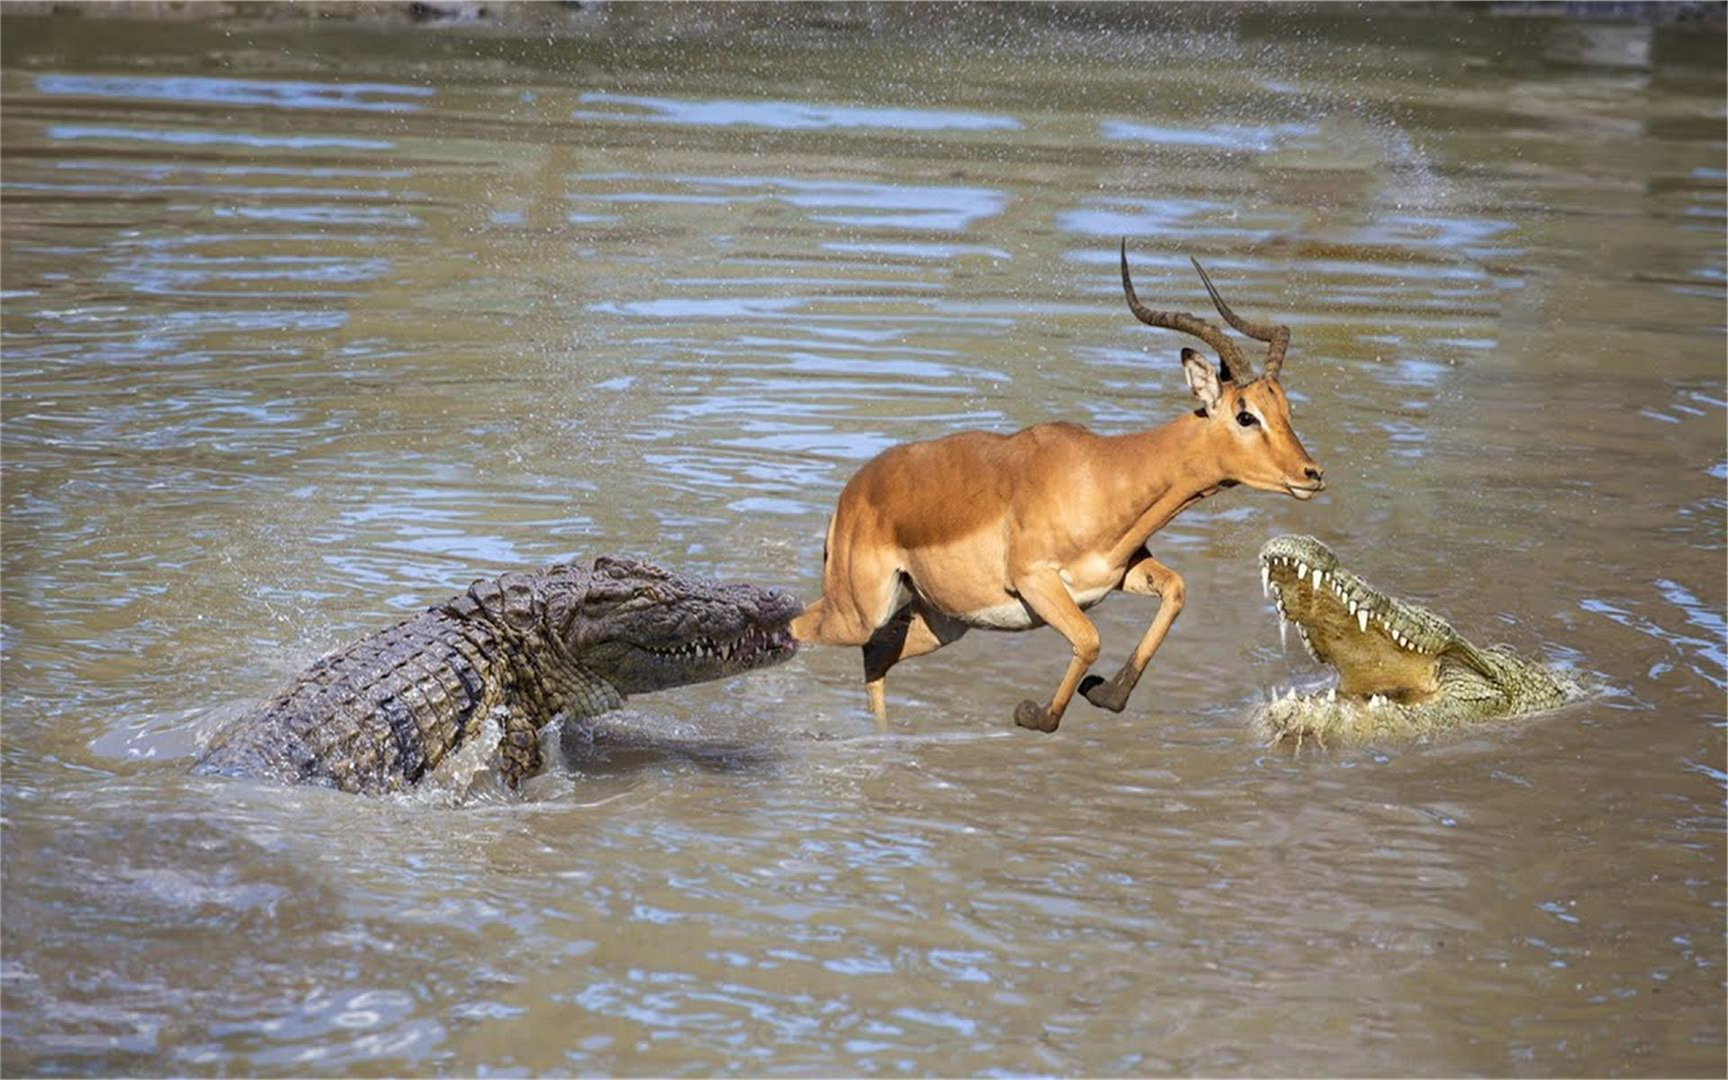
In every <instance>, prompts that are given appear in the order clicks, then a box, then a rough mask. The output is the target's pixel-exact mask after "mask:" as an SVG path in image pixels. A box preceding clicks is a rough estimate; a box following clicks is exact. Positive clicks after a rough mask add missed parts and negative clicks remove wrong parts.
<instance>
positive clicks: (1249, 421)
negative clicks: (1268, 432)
mask: <svg viewBox="0 0 1728 1080" xmlns="http://www.w3.org/2000/svg"><path fill="white" fill-rule="evenodd" d="M1236 422H1237V423H1238V424H1241V425H1242V426H1243V427H1253V426H1254V425H1255V424H1258V423H1259V422H1260V418H1259V417H1257V416H1255V415H1254V414H1253V413H1251V412H1249V411H1248V410H1247V409H1243V410H1242V411H1241V412H1239V413H1237V414H1236Z"/></svg>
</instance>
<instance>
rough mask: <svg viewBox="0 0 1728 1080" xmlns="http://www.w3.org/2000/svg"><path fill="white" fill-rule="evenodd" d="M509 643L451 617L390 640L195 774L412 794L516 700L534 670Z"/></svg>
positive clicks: (332, 671) (412, 624)
mask: <svg viewBox="0 0 1728 1080" xmlns="http://www.w3.org/2000/svg"><path fill="white" fill-rule="evenodd" d="M506 635H507V632H506V631H503V630H502V629H501V628H499V627H497V626H495V625H493V624H491V623H490V622H488V621H486V620H483V619H465V618H461V617H458V616H456V615H454V614H452V613H451V612H450V611H449V610H448V606H442V607H437V608H433V609H432V610H430V611H428V612H426V613H425V614H424V615H420V616H418V617H416V618H413V619H409V620H407V621H405V622H400V623H397V624H396V625H395V626H392V627H389V628H388V629H385V630H380V631H378V632H377V633H374V634H371V635H370V636H368V637H365V638H362V639H361V640H359V641H357V642H355V643H354V644H352V645H350V646H348V647H347V648H344V649H341V650H338V651H336V652H333V653H331V654H330V655H328V656H326V657H324V658H323V659H322V660H319V661H318V662H317V663H316V664H313V665H312V667H311V668H309V669H308V670H307V671H306V672H304V673H303V674H302V675H301V676H300V677H299V678H298V679H296V680H295V681H294V683H293V684H292V685H290V686H289V687H288V688H287V689H286V690H284V691H283V692H282V693H280V694H278V695H277V696H276V697H275V698H273V699H271V700H270V701H268V702H266V703H265V704H263V705H261V706H259V707H258V708H257V709H255V710H253V711H252V712H251V713H248V714H247V715H246V716H245V717H243V718H241V719H240V720H239V721H238V722H237V723H235V725H234V726H233V727H232V728H230V729H229V731H228V732H227V733H226V734H225V735H224V736H223V737H222V738H221V739H220V740H219V741H218V742H217V743H216V744H215V745H214V746H213V747H212V748H211V749H210V751H209V752H208V753H207V754H205V756H204V757H203V758H202V759H201V760H200V761H199V762H198V764H197V765H196V766H195V769H196V770H197V771H199V772H206V773H222V774H226V775H239V776H252V777H260V778H267V779H275V780H282V781H287V782H289V783H302V782H304V783H314V784H325V785H328V786H331V787H338V788H341V789H343V790H345V791H353V792H362V793H366V794H379V793H383V792H389V791H400V790H403V789H405V788H408V787H410V786H412V785H413V784H414V783H415V782H416V781H418V780H419V779H420V777H421V776H422V775H424V774H425V772H426V771H427V770H428V769H431V768H434V767H436V766H437V764H438V763H439V762H440V761H442V760H443V759H444V756H445V755H446V754H449V753H450V752H451V751H453V750H455V749H456V748H457V747H459V746H461V745H462V741H463V740H464V739H465V738H467V737H468V736H469V735H471V734H472V733H473V732H474V731H475V730H476V729H477V728H478V727H479V725H480V724H481V722H482V721H484V720H485V718H486V716H487V713H488V712H489V710H491V709H492V708H493V707H494V706H496V705H499V704H501V703H503V702H504V701H505V700H506V698H507V697H510V696H512V690H513V688H514V686H515V684H516V683H517V681H518V679H519V676H520V675H521V674H522V670H521V669H522V665H521V663H520V662H519V661H520V658H519V657H517V656H514V655H512V654H513V653H514V652H516V651H517V650H516V649H515V648H514V646H513V643H512V642H511V641H509V640H508V639H507V636H506ZM525 689H526V688H525ZM535 689H538V688H535ZM522 696H525V697H528V698H530V699H534V700H535V703H536V704H538V703H539V702H538V699H539V698H540V695H539V694H538V693H530V694H527V695H522ZM536 719H537V720H538V721H539V722H541V723H544V722H545V720H547V719H550V716H545V717H536Z"/></svg>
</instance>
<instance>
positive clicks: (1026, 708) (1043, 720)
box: [1014, 701, 1062, 732]
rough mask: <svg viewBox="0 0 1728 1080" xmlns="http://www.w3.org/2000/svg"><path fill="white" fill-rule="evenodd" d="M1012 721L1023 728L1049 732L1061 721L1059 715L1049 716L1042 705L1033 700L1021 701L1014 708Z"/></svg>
mask: <svg viewBox="0 0 1728 1080" xmlns="http://www.w3.org/2000/svg"><path fill="white" fill-rule="evenodd" d="M1014 722H1015V723H1016V724H1019V725H1020V726H1021V727H1023V728H1030V729H1031V730H1033V731H1043V732H1051V731H1055V730H1056V725H1057V724H1059V723H1061V722H1062V718H1061V717H1059V716H1051V715H1050V714H1049V713H1048V712H1045V711H1044V706H1042V705H1040V704H1038V703H1037V702H1035V701H1022V702H1021V703H1020V704H1019V705H1018V706H1017V707H1016V708H1015V709H1014Z"/></svg>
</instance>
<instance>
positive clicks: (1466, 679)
mask: <svg viewBox="0 0 1728 1080" xmlns="http://www.w3.org/2000/svg"><path fill="white" fill-rule="evenodd" d="M1260 577H1261V582H1262V583H1263V584H1264V586H1265V588H1266V590H1267V592H1268V593H1269V594H1270V595H1271V596H1272V597H1273V599H1274V601H1275V603H1276V604H1277V606H1278V614H1279V628H1280V630H1282V629H1283V626H1284V621H1285V620H1289V621H1290V622H1293V623H1295V624H1296V631H1297V633H1298V634H1299V635H1300V636H1301V638H1302V642H1303V644H1304V645H1306V646H1307V647H1308V652H1309V654H1310V655H1312V656H1313V657H1314V659H1316V660H1318V661H1320V662H1321V663H1323V664H1329V665H1331V666H1332V667H1333V668H1335V669H1337V671H1338V685H1337V686H1336V687H1334V688H1333V689H1332V690H1330V691H1328V692H1327V693H1325V694H1324V695H1320V694H1306V695H1298V694H1295V693H1291V694H1290V695H1287V696H1284V697H1280V698H1275V699H1274V700H1273V701H1271V702H1270V703H1268V704H1266V705H1263V706H1262V707H1261V708H1260V710H1259V711H1258V712H1257V713H1256V714H1255V717H1254V724H1255V727H1256V728H1257V729H1258V731H1259V732H1260V733H1261V734H1262V735H1264V736H1265V737H1266V738H1267V740H1268V741H1270V742H1281V741H1284V740H1290V741H1291V742H1293V743H1295V744H1296V745H1298V746H1300V745H1301V743H1302V742H1303V741H1305V740H1310V739H1311V740H1314V741H1315V742H1317V743H1319V744H1321V745H1325V744H1327V743H1332V742H1338V741H1370V740H1374V739H1380V738H1398V737H1406V738H1408V737H1414V736H1419V735H1426V734H1433V733H1438V732H1442V731H1446V730H1449V729H1453V728H1459V727H1463V726H1466V725H1470V724H1475V723H1480V722H1482V721H1485V720H1493V719H1496V718H1499V717H1505V716H1513V715H1517V714H1521V713H1530V712H1538V711H1540V710H1543V709H1552V708H1555V707H1556V706H1559V705H1562V704H1564V703H1565V702H1566V701H1567V700H1568V699H1569V698H1570V697H1572V696H1573V695H1574V693H1575V690H1576V688H1575V687H1573V686H1572V685H1571V684H1570V683H1569V682H1567V681H1566V680H1564V679H1562V678H1561V677H1560V676H1559V675H1557V674H1556V673H1554V672H1553V671H1550V670H1549V669H1548V668H1546V667H1544V666H1543V665H1541V664H1539V663H1536V662H1535V661H1533V660H1527V659H1525V658H1523V657H1521V656H1519V655H1518V654H1517V653H1516V652H1514V651H1513V650H1512V649H1511V648H1510V647H1509V646H1506V645H1494V646H1489V647H1487V648H1478V647H1477V646H1475V645H1472V644H1471V643H1470V642H1469V641H1466V640H1465V639H1464V637H1463V636H1462V635H1460V634H1459V633H1458V632H1457V631H1456V630H1454V629H1453V628H1452V625H1451V624H1450V623H1448V622H1447V621H1446V620H1445V619H1442V618H1441V617H1440V616H1438V615H1436V614H1434V613H1433V612H1432V611H1429V610H1428V609H1426V608H1423V607H1419V606H1418V605H1416V604H1412V603H1409V602H1407V601H1404V600H1400V599H1398V598H1397V597H1394V596H1390V595H1388V594H1386V593H1383V592H1381V591H1380V590H1378V589H1376V588H1374V587H1373V586H1371V585H1369V584H1368V583H1367V582H1365V581H1363V580H1362V579H1361V578H1360V577H1358V576H1357V575H1356V574H1355V573H1353V572H1352V571H1350V570H1348V569H1346V568H1345V567H1344V566H1343V565H1341V564H1340V563H1339V561H1338V556H1337V555H1335V554H1333V552H1332V549H1331V548H1329V547H1327V546H1326V545H1325V544H1323V543H1321V542H1320V541H1318V540H1316V539H1314V538H1313V537H1312V536H1280V537H1276V538H1274V539H1273V540H1271V541H1270V542H1268V543H1267V544H1266V546H1265V547H1263V548H1261V549H1260Z"/></svg>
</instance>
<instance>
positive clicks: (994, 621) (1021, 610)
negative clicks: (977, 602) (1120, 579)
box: [958, 574, 1116, 630]
mask: <svg viewBox="0 0 1728 1080" xmlns="http://www.w3.org/2000/svg"><path fill="white" fill-rule="evenodd" d="M1062 578H1063V580H1062V584H1063V585H1064V586H1066V587H1067V589H1068V595H1069V596H1072V597H1073V598H1074V603H1075V604H1077V605H1079V607H1080V609H1081V610H1082V611H1084V610H1085V609H1087V608H1089V607H1091V606H1092V605H1093V604H1096V603H1097V602H1098V601H1100V600H1102V599H1104V597H1105V595H1106V594H1108V593H1109V592H1110V590H1111V589H1114V588H1115V587H1116V584H1115V583H1110V584H1106V585H1099V586H1096V587H1093V588H1089V589H1076V588H1075V587H1074V586H1073V585H1072V584H1070V583H1069V582H1068V580H1067V578H1068V575H1066V574H1064V575H1062ZM958 618H959V619H960V621H961V622H963V623H965V624H966V625H967V626H977V627H980V628H983V629H986V630H1029V629H1031V628H1032V627H1034V626H1042V625H1043V623H1044V620H1042V619H1040V618H1039V617H1038V616H1037V615H1035V614H1033V613H1032V609H1031V608H1029V607H1027V606H1026V602H1025V601H1023V600H1012V601H1009V602H1008V603H1005V604H993V605H991V606H990V607H987V608H980V609H978V610H976V611H968V612H965V613H964V614H961V615H959V616H958Z"/></svg>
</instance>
